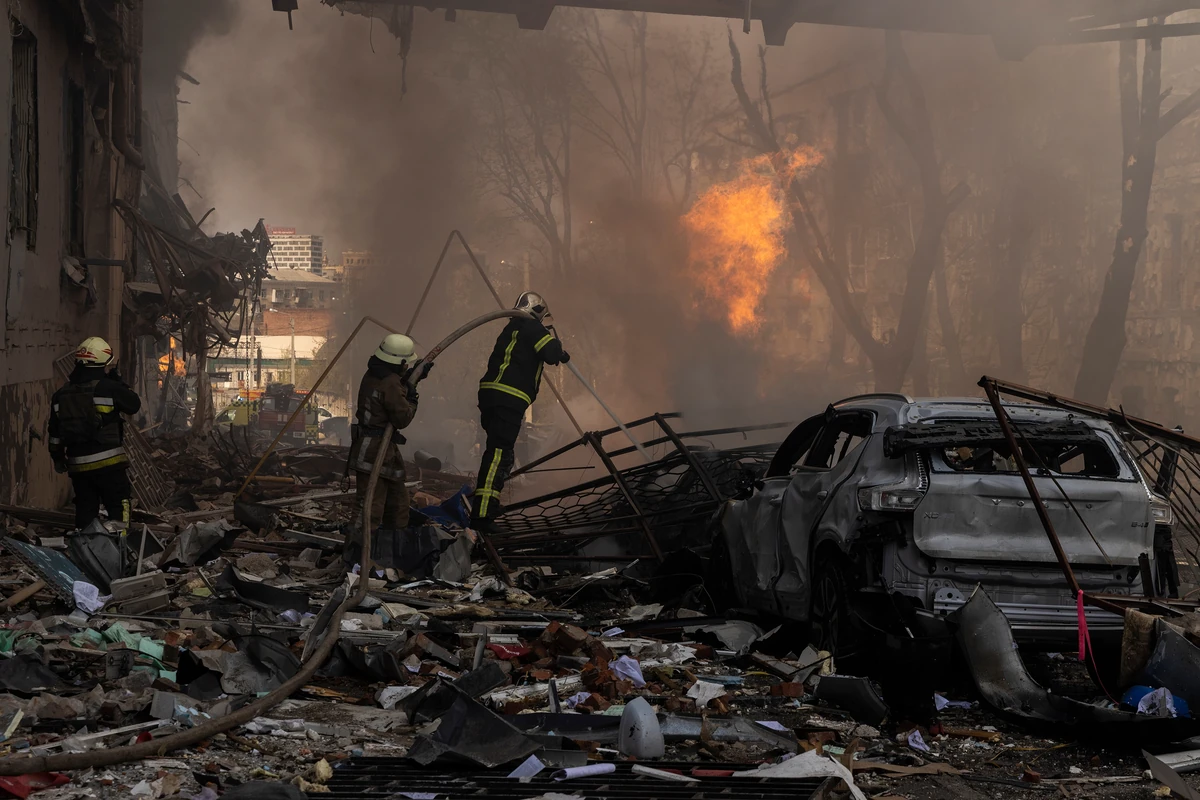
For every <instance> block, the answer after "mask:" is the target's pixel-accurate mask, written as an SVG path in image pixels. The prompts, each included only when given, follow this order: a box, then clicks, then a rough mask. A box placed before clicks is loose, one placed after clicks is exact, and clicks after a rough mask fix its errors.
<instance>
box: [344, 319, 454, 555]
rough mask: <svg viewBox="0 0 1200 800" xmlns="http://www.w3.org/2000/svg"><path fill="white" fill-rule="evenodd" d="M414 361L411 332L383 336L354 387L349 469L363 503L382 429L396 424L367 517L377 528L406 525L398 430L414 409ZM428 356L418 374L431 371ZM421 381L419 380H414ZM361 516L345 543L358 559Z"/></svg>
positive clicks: (359, 498) (415, 399) (406, 495)
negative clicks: (355, 405) (355, 400)
mask: <svg viewBox="0 0 1200 800" xmlns="http://www.w3.org/2000/svg"><path fill="white" fill-rule="evenodd" d="M416 361H417V354H416V347H415V346H414V344H413V340H412V339H410V338H409V337H407V336H405V335H403V334H399V333H394V334H391V335H389V336H386V337H384V339H383V341H382V342H380V343H379V347H378V348H377V349H376V350H375V353H374V355H372V356H371V358H370V360H368V361H367V372H366V374H365V375H363V378H362V382H361V383H360V384H359V386H358V409H357V411H356V412H355V417H356V419H357V421H358V424H357V425H355V430H354V432H353V436H352V438H353V441H352V443H351V445H350V459H349V460H350V464H349V466H350V468H351V469H353V470H354V471H355V473H357V475H356V480H355V485H356V486H355V491H356V493H357V495H358V502H359V504H360V505H361V504H362V503H363V502H364V501H365V499H366V494H367V484H368V483H369V482H370V475H371V468H372V466H373V465H374V463H375V457H376V456H377V455H378V454H379V446H380V444H381V442H382V439H383V434H384V430H385V429H386V427H387V425H388V424H389V423H390V424H391V426H392V427H393V428H395V429H396V432H395V434H393V436H392V442H391V445H389V447H388V452H387V454H386V455H385V456H384V459H383V466H382V468H381V470H380V473H379V482H378V484H377V485H376V487H375V495H374V497H373V498H372V502H371V520H372V521H373V522H374V523H375V524H376V525H377V526H378V527H380V528H384V529H387V530H399V529H401V528H406V527H408V488H407V487H406V486H405V485H404V480H405V477H406V476H405V473H404V458H403V457H402V456H401V455H400V445H402V444H404V442H405V439H404V437H403V436H402V435H400V431H401V430H402V429H404V428H407V427H408V426H409V424H410V423H411V422H412V421H413V417H414V416H416V413H417V403H418V402H419V399H420V398H419V397H418V395H417V388H416V383H417V381H412V382H411V383H409V382H407V381H406V378H408V377H409V370H410V369H411V368H412V366H413V365H414V364H415V362H416ZM432 368H433V362H432V361H426V362H425V363H424V364H422V366H421V367H420V369H421V375H420V378H424V377H425V376H427V375H428V374H429V370H430V369H432ZM418 380H419V379H418ZM361 536H362V525H361V520H360V524H359V526H358V528H357V529H356V530H354V531H353V532H352V533H351V535H350V537H349V538H348V540H347V542H346V553H345V555H346V558H347V560H356V559H355V558H354V557H355V555H356V553H355V551H356V548H357V547H358V545H359V544H360V543H361V541H362V539H361Z"/></svg>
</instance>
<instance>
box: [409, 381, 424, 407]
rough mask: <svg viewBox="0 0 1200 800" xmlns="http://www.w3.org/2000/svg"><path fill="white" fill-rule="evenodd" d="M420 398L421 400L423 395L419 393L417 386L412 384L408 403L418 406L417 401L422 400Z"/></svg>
mask: <svg viewBox="0 0 1200 800" xmlns="http://www.w3.org/2000/svg"><path fill="white" fill-rule="evenodd" d="M420 400H421V396H420V395H419V394H417V387H416V386H411V385H410V386H409V387H408V404H409V405H410V406H412V407H413V408H416V407H417V403H418V402H420Z"/></svg>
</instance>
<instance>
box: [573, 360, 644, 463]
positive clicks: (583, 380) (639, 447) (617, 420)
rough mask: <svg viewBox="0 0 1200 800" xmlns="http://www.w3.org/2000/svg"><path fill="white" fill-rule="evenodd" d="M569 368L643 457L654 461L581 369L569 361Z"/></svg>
mask: <svg viewBox="0 0 1200 800" xmlns="http://www.w3.org/2000/svg"><path fill="white" fill-rule="evenodd" d="M567 369H569V370H571V374H572V375H574V376H575V377H576V378H579V382H580V383H582V384H583V385H584V387H585V388H586V389H587V390H588V391H589V392H591V393H592V397H594V398H596V402H597V403H599V404H600V407H601V408H603V409H604V410H605V411H607V412H608V415H609V416H610V417H612V421H613V422H615V423H617V427H618V428H620V429H621V432H622V433H624V434H625V435H626V436H628V437H629V441H630V442H632V443H633V446H634V447H636V448H637V451H638V452H639V453H641V454H642V458H644V459H646V462H647V463H649V462H651V461H653V460H654V459H653V458H651V457H650V453H648V452H646V448H644V447H642V443H641V442H639V441H638V440H637V439H635V438H634V436H633V433H632V432H631V431H630V430H629V428H626V427H625V423H624V422H621V420H620V418H619V417H617V415H616V414H615V413H614V412H613V410H612V409H611V408H609V407H608V403H606V402H604V400H602V399H601V398H600V395H599V394H597V393H596V390H595V389H593V388H592V385H591V384H590V383H588V382H587V378H585V377H583V374H582V373H581V372H580V371H579V368H578V367H576V366H575V365H574V364H572V363H571V362H570V361H568V362H567Z"/></svg>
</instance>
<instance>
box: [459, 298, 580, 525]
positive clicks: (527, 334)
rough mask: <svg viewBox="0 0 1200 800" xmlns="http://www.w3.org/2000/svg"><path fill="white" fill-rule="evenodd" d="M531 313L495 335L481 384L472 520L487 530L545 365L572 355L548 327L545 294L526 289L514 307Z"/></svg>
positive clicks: (511, 464) (548, 320) (498, 509)
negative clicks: (482, 439) (481, 441)
mask: <svg viewBox="0 0 1200 800" xmlns="http://www.w3.org/2000/svg"><path fill="white" fill-rule="evenodd" d="M513 308H515V309H516V310H518V311H525V312H527V313H528V314H529V315H530V316H531V317H532V319H530V318H528V317H520V318H514V319H512V320H510V321H509V323H508V325H507V326H506V327H505V328H504V330H503V331H502V332H501V333H500V336H499V337H498V338H497V339H496V346H495V347H493V348H492V355H491V357H490V358H489V359H488V365H487V372H485V373H484V375H483V378H482V380H480V382H479V415H480V425H481V426H482V427H483V430H484V432H485V433H486V434H487V442H486V444H485V446H484V450H483V459H482V460H481V461H480V464H479V473H478V477H476V479H475V494H474V496H473V498H472V499H473V502H472V510H471V523H472V527H474V528H475V529H476V530H481V531H484V532H487V530H488V528H489V527H490V523H491V521H492V520H493V519H495V518H496V516H497V515H498V514H499V512H500V492H501V491H502V490H503V489H504V483H505V481H506V480H507V479H508V474H509V472H511V471H512V468H513V462H514V456H513V448H514V447H516V444H517V437H518V436H519V435H520V433H521V423H522V421H523V420H524V418H525V411H526V410H527V409H528V408H529V406H530V405H532V404H533V401H534V400H536V399H537V394H538V388H539V387H540V386H541V382H542V369H543V368H544V367H545V366H546V365H547V364H551V365H556V364H566V363H567V362H568V361H570V360H571V356H570V355H569V354H568V353H567V351H566V350H564V349H563V346H562V342H560V341H559V340H558V337H557V336H555V334H554V333H552V332H551V330H550V329H549V328H548V327H547V324H548V323H549V322H550V309H549V307H548V306H547V305H546V301H545V300H544V299H543V298H542V296H541V295H539V294H537V293H535V292H525V293H524V294H522V295H521V296H520V297H519V298H518V299H517V302H516V305H514V306H513Z"/></svg>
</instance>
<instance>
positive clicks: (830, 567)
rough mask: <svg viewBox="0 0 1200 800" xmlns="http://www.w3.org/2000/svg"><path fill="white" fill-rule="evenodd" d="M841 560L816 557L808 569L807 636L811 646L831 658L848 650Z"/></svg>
mask: <svg viewBox="0 0 1200 800" xmlns="http://www.w3.org/2000/svg"><path fill="white" fill-rule="evenodd" d="M846 572H847V570H846V565H845V560H844V559H842V558H839V557H837V556H829V555H824V556H820V557H818V559H817V561H816V564H815V565H814V568H813V570H812V573H811V574H812V581H813V582H812V606H811V610H810V611H809V630H810V639H811V641H812V644H813V646H814V647H816V648H817V649H819V650H826V651H828V652H830V653H832V654H833V655H834V658H835V659H836V658H838V657H841V656H844V655H846V654H848V653H849V652H850V644H851V638H852V637H851V633H852V629H851V624H850V605H849V599H850V588H849V580H848V579H847V576H846Z"/></svg>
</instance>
